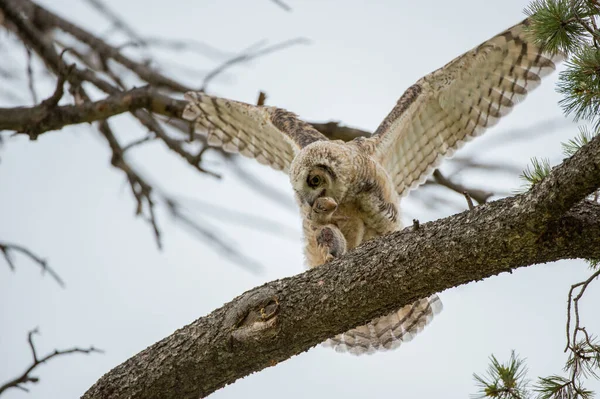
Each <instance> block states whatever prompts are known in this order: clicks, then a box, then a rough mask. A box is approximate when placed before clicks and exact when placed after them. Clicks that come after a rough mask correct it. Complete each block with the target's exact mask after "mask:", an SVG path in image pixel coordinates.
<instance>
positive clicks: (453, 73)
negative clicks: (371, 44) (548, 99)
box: [369, 19, 562, 196]
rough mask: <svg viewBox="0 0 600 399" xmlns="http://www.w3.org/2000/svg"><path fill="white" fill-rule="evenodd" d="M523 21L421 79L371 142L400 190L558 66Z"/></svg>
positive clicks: (417, 181)
mask: <svg viewBox="0 0 600 399" xmlns="http://www.w3.org/2000/svg"><path fill="white" fill-rule="evenodd" d="M528 23H529V22H528V20H527V19H525V20H524V21H522V22H520V23H519V24H517V25H515V26H513V27H511V28H509V29H508V30H506V31H504V32H502V33H500V34H498V35H496V36H494V37H493V38H491V39H490V40H488V41H486V42H484V43H482V44H481V45H479V46H477V47H476V48H474V49H473V50H471V51H469V52H467V53H465V54H463V55H461V56H459V57H458V58H456V59H454V60H452V61H451V62H449V63H448V64H446V65H445V66H444V67H442V68H440V69H438V70H436V71H435V72H433V73H431V74H429V75H427V76H425V77H423V78H421V79H420V80H419V81H417V83H416V84H414V85H413V86H411V87H410V88H409V89H408V90H407V91H406V92H405V93H404V94H403V95H402V97H401V98H400V99H399V100H398V103H397V105H396V106H395V107H394V109H393V110H392V111H391V112H390V114H389V115H388V116H387V117H386V118H385V119H384V121H383V122H382V123H381V125H380V126H379V127H378V128H377V131H376V132H375V133H374V136H373V137H372V138H371V139H369V140H374V141H375V153H374V156H375V157H376V158H377V159H378V160H379V161H380V162H381V163H382V165H383V166H384V167H385V169H386V170H387V171H388V173H389V174H390V177H391V178H392V179H393V181H394V184H395V186H396V190H397V191H398V193H399V194H400V195H401V196H403V195H406V194H408V192H409V190H411V189H413V188H416V187H417V186H418V185H420V184H422V183H423V182H424V181H425V180H426V179H427V177H428V175H429V174H430V173H431V172H432V171H433V169H434V168H435V167H436V166H437V165H438V164H439V163H440V162H441V160H442V158H443V157H444V156H450V155H452V154H453V153H454V151H455V150H457V149H458V148H459V147H460V146H461V145H462V144H463V143H464V142H465V141H468V140H470V139H471V138H473V137H475V136H477V135H479V134H481V133H483V132H484V131H485V130H486V129H487V128H488V127H490V126H492V125H494V124H495V123H496V122H497V121H498V119H499V118H501V117H503V116H504V115H506V114H508V113H509V112H510V111H511V110H512V109H513V107H514V106H515V104H516V103H517V102H518V101H519V100H521V99H523V98H524V97H525V95H526V94H527V93H528V92H530V91H531V90H533V89H534V88H536V87H537V86H538V85H539V84H540V80H541V78H542V77H543V76H545V75H547V74H548V73H550V72H552V71H553V70H554V69H555V64H554V63H555V62H556V61H558V60H560V59H561V58H562V55H560V54H559V55H554V56H553V55H551V54H548V53H546V52H544V51H542V50H541V49H540V48H539V47H538V46H537V45H535V44H533V42H532V41H531V39H530V37H529V34H528V33H527V32H525V27H526V26H527V25H528Z"/></svg>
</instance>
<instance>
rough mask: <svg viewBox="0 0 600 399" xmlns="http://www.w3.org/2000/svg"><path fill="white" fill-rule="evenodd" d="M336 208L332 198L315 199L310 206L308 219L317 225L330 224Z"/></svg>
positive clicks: (336, 205)
mask: <svg viewBox="0 0 600 399" xmlns="http://www.w3.org/2000/svg"><path fill="white" fill-rule="evenodd" d="M337 207H338V204H337V202H335V200H334V199H333V198H330V197H321V198H317V199H316V201H315V202H314V204H313V206H312V212H311V213H310V219H311V221H313V222H314V223H317V224H327V223H329V222H330V220H331V216H332V215H333V213H334V212H335V211H336V210H337Z"/></svg>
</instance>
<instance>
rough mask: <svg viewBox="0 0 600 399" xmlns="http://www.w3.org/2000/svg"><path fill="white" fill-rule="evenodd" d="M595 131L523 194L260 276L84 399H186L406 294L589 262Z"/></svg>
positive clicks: (597, 172) (595, 243)
mask: <svg viewBox="0 0 600 399" xmlns="http://www.w3.org/2000/svg"><path fill="white" fill-rule="evenodd" d="M598 187H600V137H597V138H595V139H594V140H592V142H591V143H590V144H588V145H587V146H585V147H584V148H582V149H581V150H580V151H578V152H577V154H575V155H574V156H573V157H572V158H571V159H569V160H566V161H565V162H564V163H563V164H562V165H560V166H558V167H556V168H555V169H553V171H552V173H551V175H550V176H548V177H547V178H546V179H545V180H544V181H543V182H542V183H540V184H538V185H536V186H535V187H533V189H532V190H530V191H529V192H528V193H526V194H522V195H518V196H515V197H512V198H506V199H503V200H500V201H496V202H493V203H490V204H487V205H482V206H479V207H476V208H475V209H473V210H471V211H468V212H463V213H461V214H458V215H454V216H451V217H449V218H446V219H442V220H438V221H435V222H431V223H426V224H423V225H421V226H420V227H419V228H418V229H416V230H415V229H414V228H407V229H404V230H403V231H400V232H396V233H393V234H391V235H388V236H385V237H382V238H379V239H376V240H372V241H369V242H367V243H365V244H364V245H362V246H360V247H359V248H357V249H356V250H354V251H352V252H350V253H349V254H347V255H345V256H343V257H342V258H339V259H336V260H334V261H332V262H331V263H329V264H327V265H324V266H322V267H318V268H315V269H312V270H309V271H307V272H305V273H302V274H300V275H297V276H294V277H290V278H285V279H282V280H277V281H273V282H270V283H267V284H265V285H263V286H261V287H258V288H255V289H253V290H250V291H248V292H246V293H245V294H243V295H241V296H239V297H237V298H235V299H234V300H232V301H231V302H229V303H228V304H226V305H224V306H223V307H222V308H220V309H217V310H215V311H214V312H212V313H211V314H209V315H207V316H205V317H202V318H200V319H198V320H196V321H195V322H193V323H191V324H190V325H188V326H186V327H183V328H181V329H179V330H177V331H176V332H175V333H173V334H172V335H171V336H169V337H167V338H165V339H163V340H162V341H160V342H158V343H156V344H154V345H152V346H151V347H149V348H147V349H145V350H144V351H142V352H140V353H139V354H137V355H135V356H134V357H132V358H131V359H129V360H127V361H126V362H124V363H123V364H121V365H119V366H118V367H116V368H114V369H113V370H111V371H110V372H108V373H107V374H106V375H104V376H103V377H102V378H101V379H100V380H99V381H98V382H97V383H96V384H95V385H94V386H92V387H91V388H90V389H89V391H88V392H86V393H85V394H84V396H83V397H84V398H86V399H91V398H94V399H100V398H198V397H204V396H206V395H209V394H210V393H212V392H214V391H215V390H217V389H219V388H221V387H223V386H225V385H227V384H230V383H232V382H234V381H235V380H237V379H238V378H241V377H243V376H246V375H248V374H251V373H253V372H256V371H259V370H262V369H264V368H266V367H269V366H273V365H275V364H277V363H279V362H281V361H283V360H285V359H288V358H290V357H291V356H293V355H296V354H298V353H301V352H303V351H306V350H307V349H309V348H311V347H313V346H314V345H316V344H318V343H320V342H322V341H323V340H325V339H326V338H328V337H331V336H333V335H335V334H337V333H341V332H343V331H346V330H348V329H350V328H352V327H355V326H357V325H359V324H364V323H365V322H367V321H368V320H370V319H372V318H374V317H377V316H381V315H383V314H386V313H388V312H389V311H391V310H393V309H397V308H399V307H400V306H403V305H406V304H409V303H411V302H413V301H414V300H416V299H418V298H423V297H426V296H429V295H431V294H433V293H436V292H440V291H442V290H445V289H448V288H451V287H455V286H457V285H460V284H465V283H468V282H471V281H477V280H481V279H483V278H486V277H490V276H493V275H496V274H499V273H502V272H507V271H508V272H510V271H511V270H513V269H515V268H518V267H523V266H528V265H533V264H538V263H544V262H550V261H555V260H559V259H568V258H596V259H597V258H600V222H599V221H600V205H598V204H597V203H593V202H589V201H585V200H584V198H585V197H586V196H587V195H589V194H590V193H592V192H593V191H594V190H596V189H597V188H598Z"/></svg>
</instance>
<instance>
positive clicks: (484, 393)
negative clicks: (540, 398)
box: [473, 351, 528, 399]
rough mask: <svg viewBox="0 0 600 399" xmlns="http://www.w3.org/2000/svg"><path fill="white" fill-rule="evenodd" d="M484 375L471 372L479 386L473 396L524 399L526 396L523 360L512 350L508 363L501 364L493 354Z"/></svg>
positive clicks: (525, 372)
mask: <svg viewBox="0 0 600 399" xmlns="http://www.w3.org/2000/svg"><path fill="white" fill-rule="evenodd" d="M490 361H491V364H490V366H489V368H488V370H487V373H486V375H485V376H479V375H477V374H473V378H474V379H475V382H476V383H477V385H478V386H479V392H478V393H477V394H476V395H473V397H474V398H498V399H525V398H527V397H528V392H527V389H526V387H527V384H528V381H527V380H526V379H525V375H526V374H527V368H526V367H525V362H524V360H522V359H519V358H518V357H517V356H516V355H515V352H514V351H512V353H511V355H510V359H509V361H508V363H506V364H501V363H500V362H499V361H498V359H496V357H495V356H494V355H491V356H490Z"/></svg>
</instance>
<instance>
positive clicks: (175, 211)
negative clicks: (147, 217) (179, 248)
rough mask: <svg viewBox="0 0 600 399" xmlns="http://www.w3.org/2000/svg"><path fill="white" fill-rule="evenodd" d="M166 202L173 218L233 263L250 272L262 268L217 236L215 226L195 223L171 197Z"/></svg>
mask: <svg viewBox="0 0 600 399" xmlns="http://www.w3.org/2000/svg"><path fill="white" fill-rule="evenodd" d="M166 204H167V207H168V209H169V211H170V212H171V215H172V216H173V218H175V219H176V220H178V221H180V222H181V223H183V225H184V226H185V227H187V228H188V229H189V230H190V231H191V232H193V233H194V234H196V235H198V236H200V237H201V238H202V239H203V240H204V241H207V242H208V243H210V244H212V246H213V248H214V249H216V250H217V251H219V252H220V253H221V254H222V255H224V256H225V257H226V258H228V259H229V260H231V261H232V262H234V263H235V264H237V265H239V266H242V267H243V268H244V269H246V270H248V271H250V272H252V273H260V272H261V271H262V270H263V269H264V266H263V265H261V264H260V263H259V262H257V261H255V260H252V259H250V258H248V256H245V255H244V254H242V253H241V252H240V251H239V250H238V249H237V248H235V247H234V246H233V245H231V244H229V243H228V242H227V241H228V240H227V239H223V238H222V237H218V235H217V234H215V231H216V229H215V228H211V227H210V226H209V227H206V226H205V225H206V223H205V222H203V223H202V224H200V223H197V222H196V221H194V220H193V219H192V218H191V217H190V216H188V215H186V214H185V213H184V212H183V211H182V209H181V206H180V205H179V203H177V202H176V201H174V200H173V199H166Z"/></svg>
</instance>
